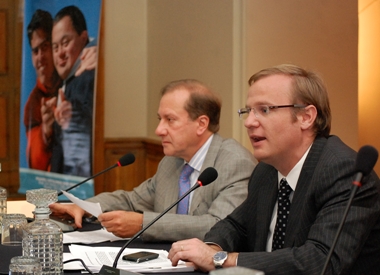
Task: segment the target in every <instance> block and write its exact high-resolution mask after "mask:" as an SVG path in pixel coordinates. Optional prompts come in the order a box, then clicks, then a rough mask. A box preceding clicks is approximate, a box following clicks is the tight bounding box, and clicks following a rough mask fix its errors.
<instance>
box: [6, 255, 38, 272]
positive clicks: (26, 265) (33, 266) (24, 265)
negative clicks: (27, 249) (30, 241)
mask: <svg viewBox="0 0 380 275" xmlns="http://www.w3.org/2000/svg"><path fill="white" fill-rule="evenodd" d="M29 274H30V275H32V274H36V275H40V274H42V268H41V263H40V260H39V259H37V258H34V257H29V256H17V257H13V258H12V259H11V263H10V265H9V275H29Z"/></svg>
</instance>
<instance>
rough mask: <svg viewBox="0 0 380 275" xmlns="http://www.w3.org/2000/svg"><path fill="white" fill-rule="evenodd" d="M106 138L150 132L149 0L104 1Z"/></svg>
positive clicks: (140, 134) (141, 134)
mask: <svg viewBox="0 0 380 275" xmlns="http://www.w3.org/2000/svg"><path fill="white" fill-rule="evenodd" d="M103 8H104V21H105V22H104V26H105V28H104V41H101V42H100V43H103V44H104V51H105V58H104V63H105V73H104V75H105V79H104V82H105V95H104V96H105V102H104V113H105V118H104V119H105V121H104V133H105V134H104V135H105V137H135V136H139V137H141V136H143V137H144V136H146V135H147V113H148V109H147V108H148V104H147V100H148V96H147V86H148V85H147V46H148V45H147V20H146V18H147V15H146V1H143V0H126V1H125V0H112V1H109V0H105V1H104V5H103Z"/></svg>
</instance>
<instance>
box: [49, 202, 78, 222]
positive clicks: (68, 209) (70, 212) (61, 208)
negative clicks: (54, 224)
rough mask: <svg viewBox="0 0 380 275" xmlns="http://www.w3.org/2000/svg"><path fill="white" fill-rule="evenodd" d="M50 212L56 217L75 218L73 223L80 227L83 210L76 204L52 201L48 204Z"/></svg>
mask: <svg viewBox="0 0 380 275" xmlns="http://www.w3.org/2000/svg"><path fill="white" fill-rule="evenodd" d="M49 207H50V211H51V214H52V215H53V216H56V217H58V218H62V219H67V218H68V217H72V218H74V220H75V225H76V226H77V227H78V228H82V217H83V215H84V214H85V211H84V210H83V209H82V208H80V207H79V206H78V205H76V204H71V203H70V204H62V203H53V204H50V205H49Z"/></svg>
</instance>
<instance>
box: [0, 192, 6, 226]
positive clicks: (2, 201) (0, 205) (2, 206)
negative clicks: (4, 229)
mask: <svg viewBox="0 0 380 275" xmlns="http://www.w3.org/2000/svg"><path fill="white" fill-rule="evenodd" d="M4 214H7V189H5V188H3V187H1V186H0V226H1V220H2V216H3V215H4Z"/></svg>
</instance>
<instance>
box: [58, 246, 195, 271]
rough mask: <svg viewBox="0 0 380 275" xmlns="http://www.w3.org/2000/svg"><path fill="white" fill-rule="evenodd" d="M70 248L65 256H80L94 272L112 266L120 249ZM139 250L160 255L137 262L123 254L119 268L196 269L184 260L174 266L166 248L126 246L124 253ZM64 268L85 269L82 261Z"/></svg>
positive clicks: (137, 269)
mask: <svg viewBox="0 0 380 275" xmlns="http://www.w3.org/2000/svg"><path fill="white" fill-rule="evenodd" d="M69 249H70V252H71V255H68V254H67V253H65V255H64V258H65V259H68V258H80V259H82V260H83V261H84V263H85V264H86V265H87V266H88V268H89V269H90V270H91V271H92V272H99V270H100V269H101V268H102V266H103V265H108V266H111V267H112V265H113V262H114V260H115V257H116V255H117V253H118V252H119V250H120V248H118V247H89V246H82V245H70V246H69ZM139 251H148V252H154V253H158V254H159V257H158V258H157V259H154V260H150V261H146V262H141V263H135V262H131V261H124V260H123V259H122V256H121V257H120V259H119V261H118V264H117V268H118V269H123V270H129V271H134V272H144V273H158V272H191V271H194V268H193V267H192V266H186V263H185V262H183V261H180V262H179V263H178V265H177V266H172V263H171V261H170V260H169V259H168V254H169V253H168V252H167V251H166V250H157V249H141V248H126V249H125V250H124V252H123V255H125V254H130V253H135V252H139ZM78 263H79V262H78ZM64 269H65V270H69V269H83V267H82V265H81V264H80V263H79V264H77V265H74V264H73V263H70V266H68V265H65V266H64Z"/></svg>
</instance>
